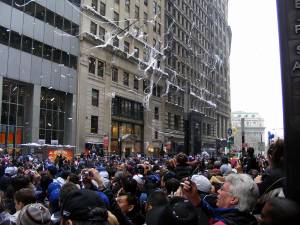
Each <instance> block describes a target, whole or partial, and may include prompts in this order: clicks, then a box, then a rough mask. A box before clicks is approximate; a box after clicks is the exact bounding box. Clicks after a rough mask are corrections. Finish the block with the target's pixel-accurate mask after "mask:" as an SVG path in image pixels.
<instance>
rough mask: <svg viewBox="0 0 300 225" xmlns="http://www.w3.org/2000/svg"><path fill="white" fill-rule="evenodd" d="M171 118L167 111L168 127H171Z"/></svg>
mask: <svg viewBox="0 0 300 225" xmlns="http://www.w3.org/2000/svg"><path fill="white" fill-rule="evenodd" d="M171 118H172V114H171V113H170V112H168V128H171Z"/></svg>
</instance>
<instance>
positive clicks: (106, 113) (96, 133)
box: [77, 0, 164, 155]
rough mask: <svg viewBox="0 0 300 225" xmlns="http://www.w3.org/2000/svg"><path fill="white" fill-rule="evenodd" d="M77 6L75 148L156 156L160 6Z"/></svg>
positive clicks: (106, 1) (133, 1)
mask: <svg viewBox="0 0 300 225" xmlns="http://www.w3.org/2000/svg"><path fill="white" fill-rule="evenodd" d="M81 4H82V5H81V9H82V16H81V38H80V52H81V55H80V59H79V74H80V76H79V80H78V128H77V137H78V139H77V146H78V147H79V149H80V150H82V149H84V148H86V149H87V150H92V149H93V148H94V149H95V148H96V149H97V148H98V149H100V148H105V149H108V150H109V151H110V153H111V154H123V155H126V154H129V153H132V152H134V153H138V152H153V151H155V150H156V151H158V150H159V149H161V147H162V144H163V135H162V131H163V127H162V126H163V118H164V114H163V111H164V109H163V107H164V105H163V104H162V98H161V96H162V94H163V84H164V78H163V76H164V72H163V62H162V60H161V58H162V53H161V52H160V51H161V49H162V46H163V45H164V43H163V33H164V2H163V1H161V0H125V1H120V0H83V1H81ZM148 93H149V96H150V95H151V98H150V100H147V98H146V96H147V94H148ZM151 93H152V94H151ZM108 145H109V146H108Z"/></svg>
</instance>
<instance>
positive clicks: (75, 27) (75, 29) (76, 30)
mask: <svg viewBox="0 0 300 225" xmlns="http://www.w3.org/2000/svg"><path fill="white" fill-rule="evenodd" d="M78 33H79V26H78V25H77V24H75V23H72V32H71V34H72V35H74V36H76V35H78Z"/></svg>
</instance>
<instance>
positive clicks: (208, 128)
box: [165, 0, 231, 153]
mask: <svg viewBox="0 0 300 225" xmlns="http://www.w3.org/2000/svg"><path fill="white" fill-rule="evenodd" d="M165 14H166V19H165V22H166V26H165V27H166V29H171V30H172V32H170V33H169V34H168V35H167V36H166V39H165V43H169V48H168V49H167V51H166V55H167V60H166V71H167V72H168V74H169V76H170V77H171V81H172V83H171V85H170V86H171V87H170V92H169V93H168V99H167V101H166V106H165V114H166V121H167V126H166V131H167V132H168V133H169V134H167V135H166V136H165V139H166V141H169V142H171V143H172V145H173V147H172V149H173V150H175V151H179V150H183V151H186V152H187V153H197V152H200V150H210V149H214V148H215V147H216V139H218V138H224V137H226V130H227V128H228V127H229V126H230V111H231V110H230V83H229V82H230V79H229V72H230V71H229V54H230V45H231V29H230V27H229V25H228V21H227V14H228V1H220V0H199V1H196V0H187V1H180V0H177V1H173V0H166V11H165Z"/></svg>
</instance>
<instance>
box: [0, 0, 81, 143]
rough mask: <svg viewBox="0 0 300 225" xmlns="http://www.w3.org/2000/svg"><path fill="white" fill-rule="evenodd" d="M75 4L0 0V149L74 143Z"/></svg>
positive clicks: (77, 14)
mask: <svg viewBox="0 0 300 225" xmlns="http://www.w3.org/2000/svg"><path fill="white" fill-rule="evenodd" d="M71 2H72V3H71ZM73 3H74V4H73ZM78 6H79V1H67V0H51V1H46V0H36V1H28V0H1V1H0V15H1V19H0V101H1V104H0V112H1V117H0V118H1V126H0V145H1V147H4V148H6V147H8V148H12V147H18V145H19V144H22V143H29V142H35V143H37V142H38V141H39V140H40V141H41V142H45V143H47V144H51V143H55V144H65V145H66V144H70V145H75V128H76V127H75V125H76V96H77V57H78V55H79V39H78V37H77V36H76V35H77V34H78V31H79V23H80V12H79V8H78Z"/></svg>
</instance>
